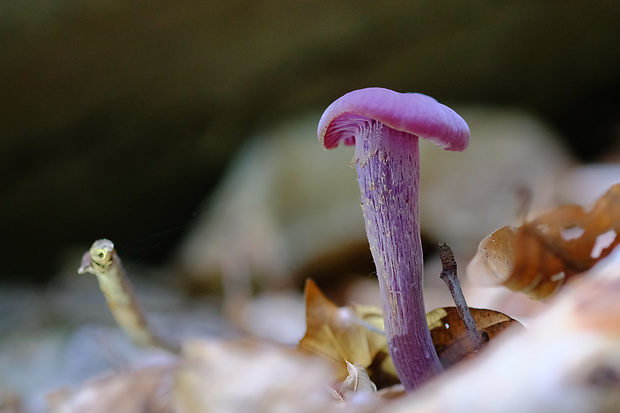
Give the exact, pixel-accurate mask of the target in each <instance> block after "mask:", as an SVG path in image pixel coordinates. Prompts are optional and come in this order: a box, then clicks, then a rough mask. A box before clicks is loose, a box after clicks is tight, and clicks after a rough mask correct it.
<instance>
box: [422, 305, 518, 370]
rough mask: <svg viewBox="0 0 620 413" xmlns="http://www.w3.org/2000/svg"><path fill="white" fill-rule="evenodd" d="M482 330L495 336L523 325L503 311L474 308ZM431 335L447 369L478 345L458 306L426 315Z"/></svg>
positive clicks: (470, 355) (492, 337) (465, 356)
mask: <svg viewBox="0 0 620 413" xmlns="http://www.w3.org/2000/svg"><path fill="white" fill-rule="evenodd" d="M469 310H470V312H471V315H472V317H473V318H474V321H475V322H476V327H477V328H478V330H480V331H482V332H483V333H486V334H487V335H488V337H489V340H493V339H495V338H496V337H497V336H498V335H499V334H501V333H502V332H503V331H504V330H505V329H507V328H508V327H513V326H519V327H523V326H522V325H521V323H519V322H518V321H516V320H514V319H512V318H510V317H508V316H507V315H506V314H503V313H500V312H499V311H493V310H486V309H479V308H470V309H469ZM426 321H427V323H428V326H429V328H430V330H431V337H432V339H433V344H434V346H435V351H436V352H437V356H438V357H439V361H441V364H442V366H443V367H444V368H446V369H447V368H449V367H451V366H452V365H454V364H455V363H457V362H459V361H461V360H464V359H468V358H471V357H473V356H474V354H475V352H474V347H473V344H472V342H471V340H470V339H469V337H468V336H467V331H466V330H465V326H464V324H463V321H462V320H461V317H460V316H459V313H458V311H457V309H456V307H443V308H437V309H435V310H433V311H431V312H430V313H428V314H426Z"/></svg>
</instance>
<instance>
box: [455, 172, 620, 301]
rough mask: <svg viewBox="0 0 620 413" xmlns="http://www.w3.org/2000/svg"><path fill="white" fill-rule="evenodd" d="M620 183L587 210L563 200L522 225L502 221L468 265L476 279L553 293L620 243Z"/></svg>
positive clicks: (539, 295)
mask: <svg viewBox="0 0 620 413" xmlns="http://www.w3.org/2000/svg"><path fill="white" fill-rule="evenodd" d="M619 233H620V184H616V185H614V186H612V187H611V188H610V189H609V190H608V191H607V193H605V194H604V195H603V196H602V197H601V198H600V199H599V200H598V201H597V202H596V204H595V205H594V208H592V210H591V211H590V212H584V210H583V208H582V207H580V206H578V205H564V206H561V207H559V208H557V209H555V210H554V211H551V212H549V213H547V214H544V215H541V216H539V217H538V218H536V219H534V220H533V221H531V222H527V223H525V224H523V225H522V226H520V227H518V228H513V227H509V226H506V227H503V228H501V229H499V230H497V231H495V232H494V233H492V234H491V235H489V236H488V237H486V238H485V239H484V240H482V242H481V243H480V245H479V247H478V252H477V254H476V256H475V257H474V259H473V260H472V261H471V262H470V264H469V266H468V267H467V272H468V274H469V276H470V277H472V279H475V280H477V281H478V282H480V283H483V284H487V285H488V284H491V285H504V286H506V287H508V288H510V289H511V290H514V291H521V292H523V293H525V294H527V295H528V296H529V297H530V298H533V299H536V300H542V299H545V298H548V297H551V296H552V295H553V294H555V293H556V292H557V291H558V289H559V288H560V287H561V286H562V285H563V284H564V283H565V282H566V281H568V280H569V279H571V278H572V277H574V276H576V275H578V274H581V273H583V272H585V271H587V270H589V269H590V268H592V266H594V264H596V263H597V262H598V261H599V260H600V259H601V258H604V257H606V256H607V255H609V253H610V252H611V251H612V250H613V249H614V248H615V247H616V245H618V243H620V237H619V236H618V234H619Z"/></svg>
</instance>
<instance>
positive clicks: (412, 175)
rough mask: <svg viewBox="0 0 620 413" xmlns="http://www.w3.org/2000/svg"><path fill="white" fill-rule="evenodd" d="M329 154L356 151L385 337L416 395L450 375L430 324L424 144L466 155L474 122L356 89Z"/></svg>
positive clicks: (337, 110)
mask: <svg viewBox="0 0 620 413" xmlns="http://www.w3.org/2000/svg"><path fill="white" fill-rule="evenodd" d="M318 136H319V140H320V141H321V143H322V144H323V146H325V148H327V149H331V148H335V147H336V146H338V144H339V143H340V142H344V144H345V145H355V156H354V158H353V163H355V168H356V170H357V178H358V182H359V186H360V192H361V201H362V209H363V212H364V221H365V223H366V234H367V236H368V241H369V243H370V250H371V252H372V256H373V259H374V261H375V265H376V267H377V276H378V278H379V287H380V289H381V296H382V300H383V310H384V319H385V335H386V338H387V341H388V347H389V350H390V356H391V357H392V361H393V363H394V366H395V368H396V372H397V373H398V377H399V378H400V380H401V382H402V383H403V385H404V386H405V389H406V390H407V391H411V390H413V389H415V388H416V387H419V386H420V385H421V384H423V383H425V382H426V381H427V380H429V379H430V378H432V377H433V376H434V375H435V374H437V373H439V372H440V371H441V370H442V367H441V364H440V363H439V359H438V358H437V354H436V352H435V349H434V347H433V342H432V340H431V335H430V331H429V329H428V326H427V323H426V313H425V309H424V298H423V285H422V242H421V240H420V220H419V212H418V209H419V208H418V188H419V182H420V160H419V158H420V154H419V147H418V138H423V139H426V140H429V141H431V142H433V143H434V144H436V145H437V146H439V147H441V148H443V149H446V150H450V151H462V150H464V149H465V148H466V147H467V145H468V143H469V128H468V126H467V123H465V121H464V120H463V119H462V118H461V117H460V116H459V115H458V114H457V113H456V112H454V111H453V110H452V109H450V108H449V107H447V106H444V105H442V104H441V103H439V102H437V101H436V100H435V99H433V98H431V97H429V96H426V95H422V94H418V93H398V92H394V91H392V90H388V89H382V88H367V89H360V90H355V91H353V92H350V93H347V94H346V95H344V96H342V97H341V98H339V99H338V100H336V101H335V102H334V103H332V104H331V105H330V106H329V107H328V108H327V109H326V110H325V112H324V113H323V116H321V120H320V121H319V127H318Z"/></svg>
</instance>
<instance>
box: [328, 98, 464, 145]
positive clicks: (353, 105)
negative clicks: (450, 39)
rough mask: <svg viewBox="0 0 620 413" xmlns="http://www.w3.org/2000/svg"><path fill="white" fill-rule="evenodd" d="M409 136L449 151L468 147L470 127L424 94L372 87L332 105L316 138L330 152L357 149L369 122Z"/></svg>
mask: <svg viewBox="0 0 620 413" xmlns="http://www.w3.org/2000/svg"><path fill="white" fill-rule="evenodd" d="M373 120H374V121H377V122H380V123H382V124H384V125H386V126H388V127H390V128H392V129H395V130H397V131H401V132H406V133H410V134H412V135H415V136H417V137H420V138H423V139H426V140H428V141H431V142H433V143H434V144H435V145H437V146H439V147H440V148H443V149H446V150H449V151H462V150H464V149H465V148H467V145H468V143H469V127H468V126H467V123H466V122H465V121H464V120H463V118H461V117H460V116H459V115H458V114H457V113H456V112H455V111H453V110H452V109H450V108H449V107H447V106H445V105H442V104H441V103H439V102H437V101H436V100H435V99H433V98H432V97H430V96H426V95H423V94H421V93H398V92H394V91H393V90H389V89H384V88H378V87H372V88H366V89H359V90H354V91H353V92H349V93H347V94H346V95H344V96H342V97H341V98H339V99H337V100H335V101H334V103H332V104H331V105H329V107H328V108H327V109H325V112H324V113H323V116H321V120H320V121H319V128H318V131H317V134H318V136H319V140H320V141H321V143H322V144H323V146H325V148H327V149H332V148H335V147H336V146H338V144H339V143H340V142H341V141H342V142H344V144H345V145H355V136H356V134H357V133H359V131H360V130H361V129H362V128H363V127H364V126H365V125H366V124H368V123H369V122H370V121H373Z"/></svg>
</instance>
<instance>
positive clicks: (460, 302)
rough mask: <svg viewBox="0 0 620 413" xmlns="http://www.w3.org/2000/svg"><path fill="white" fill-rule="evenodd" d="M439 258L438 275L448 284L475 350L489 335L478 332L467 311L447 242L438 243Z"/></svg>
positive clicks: (452, 256)
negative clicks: (439, 272)
mask: <svg viewBox="0 0 620 413" xmlns="http://www.w3.org/2000/svg"><path fill="white" fill-rule="evenodd" d="M439 258H440V259H441V266H442V268H443V269H442V271H441V274H440V276H439V277H440V278H441V279H442V280H443V282H445V283H446V285H447V286H448V289H449V290H450V294H451V295H452V300H453V301H454V305H455V306H456V309H457V311H458V312H459V316H460V317H461V320H463V324H464V325H465V331H467V336H468V337H469V340H471V343H472V344H473V346H474V351H476V352H477V351H478V350H480V349H481V348H482V346H483V345H484V344H485V343H486V342H487V341H489V336H488V335H487V334H486V333H484V332H480V331H479V330H478V328H476V322H475V321H474V317H472V315H471V312H470V311H469V306H468V305H467V301H466V300H465V295H463V290H462V289H461V283H460V282H459V279H458V277H457V275H456V261H455V260H454V254H453V253H452V250H451V249H450V247H449V246H448V244H445V243H442V244H439Z"/></svg>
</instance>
